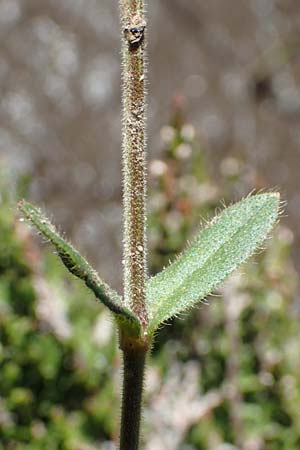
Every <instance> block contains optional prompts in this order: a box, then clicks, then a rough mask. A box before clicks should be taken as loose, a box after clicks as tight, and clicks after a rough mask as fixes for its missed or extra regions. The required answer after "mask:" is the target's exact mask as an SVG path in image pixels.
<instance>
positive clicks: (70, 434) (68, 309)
mask: <svg viewBox="0 0 300 450" xmlns="http://www.w3.org/2000/svg"><path fill="white" fill-rule="evenodd" d="M8 192H9V188H8V186H7V187H6V188H4V187H3V186H2V192H1V205H0V229H1V239H0V374H1V376H0V378H1V383H0V449H1V450H4V449H5V450H7V449H18V450H19V449H20V450H21V449H22V450H24V449H30V450H39V449H45V448H47V449H53V450H57V449H62V450H74V449H88V448H90V447H88V446H87V445H88V444H89V442H90V443H92V442H94V441H97V440H98V441H99V442H100V441H104V440H105V439H107V438H108V437H111V436H112V435H113V433H114V431H115V421H116V420H117V417H118V409H117V403H116V395H115V382H114V380H113V378H112V373H113V371H114V366H115V365H116V364H119V362H118V359H116V341H115V338H114V337H113V336H114V334H113V330H112V323H111V322H110V321H109V320H108V321H107V317H106V316H105V317H104V314H102V313H101V311H102V310H101V308H99V305H98V304H96V302H94V301H90V299H89V298H87V297H90V294H89V292H88V290H87V289H85V288H84V287H83V286H81V284H80V283H77V282H76V281H75V280H73V279H70V278H68V279H66V274H65V273H64V269H63V268H62V267H61V266H60V264H58V262H57V258H56V257H55V256H54V255H52V254H48V255H47V256H46V257H45V258H42V257H41V256H40V253H39V250H38V248H37V247H36V246H35V244H34V242H33V240H32V237H31V235H30V234H29V232H28V228H27V226H26V225H24V224H23V223H20V222H19V221H18V220H16V218H15V214H14V210H13V208H12V204H11V203H10V200H9V195H8ZM102 327H103V330H102V334H101V335H100V338H99V329H100V330H101V328H102ZM91 448H93V447H91Z"/></svg>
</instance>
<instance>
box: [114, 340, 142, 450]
mask: <svg viewBox="0 0 300 450" xmlns="http://www.w3.org/2000/svg"><path fill="white" fill-rule="evenodd" d="M146 354H147V350H146V349H145V348H143V347H141V348H136V347H132V348H130V347H127V346H126V348H123V363H124V365H123V397H122V414H121V432H120V450H138V449H139V442H140V423H141V410H142V396H143V381H144V369H145V360H146Z"/></svg>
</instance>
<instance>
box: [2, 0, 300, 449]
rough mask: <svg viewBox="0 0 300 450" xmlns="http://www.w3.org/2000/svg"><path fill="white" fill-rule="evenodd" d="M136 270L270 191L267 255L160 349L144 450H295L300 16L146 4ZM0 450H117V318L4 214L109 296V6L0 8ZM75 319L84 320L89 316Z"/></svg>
mask: <svg viewBox="0 0 300 450" xmlns="http://www.w3.org/2000/svg"><path fill="white" fill-rule="evenodd" d="M148 17H149V96H148V116H149V132H148V142H149V145H148V159H149V208H148V209H149V245H150V250H151V251H150V255H149V266H150V269H149V270H150V272H151V273H152V274H153V273H155V272H157V271H158V270H160V269H161V267H162V266H164V265H166V264H167V263H168V261H169V260H170V259H172V258H173V257H174V255H175V254H176V253H177V252H178V251H180V250H181V249H182V248H183V247H184V243H185V242H186V240H187V239H190V238H191V237H192V236H193V234H194V233H195V232H196V230H197V229H198V228H199V223H200V222H201V220H202V219H207V218H209V217H211V216H212V215H213V214H214V213H215V211H216V210H218V208H220V207H221V202H225V204H229V203H230V202H231V201H233V200H238V199H239V198H241V197H242V196H243V195H246V194H247V193H248V192H249V191H251V190H253V189H256V190H259V189H264V188H276V189H279V190H280V191H281V192H282V194H283V198H284V200H285V201H287V206H286V207H285V215H284V217H283V218H282V220H281V223H280V226H278V227H277V230H276V232H275V236H274V238H273V239H272V240H271V241H269V242H268V244H267V246H266V247H267V250H266V252H265V253H262V254H260V255H258V256H257V257H256V258H255V260H252V262H250V263H249V264H247V265H246V266H244V268H243V271H242V274H236V275H235V276H233V277H232V278H231V279H230V280H229V281H228V282H227V283H226V284H225V285H224V286H223V287H222V288H221V289H220V292H219V293H220V294H222V301H221V300H220V298H219V297H217V298H215V299H212V301H210V299H208V303H210V306H209V307H208V306H207V305H206V303H205V304H202V305H201V307H200V308H199V310H198V312H197V313H195V314H193V317H190V316H189V315H187V316H186V317H185V318H182V319H181V320H174V321H170V323H169V326H167V327H165V329H164V330H162V332H161V333H160V335H159V337H158V338H157V341H156V345H155V347H154V351H153V364H152V365H151V367H149V377H148V379H147V388H146V411H145V433H144V436H145V442H146V445H145V449H146V450H154V449H155V450H156V449H157V450H160V449H161V450H169V449H170V450H171V449H172V450H173V449H184V450H193V449H199V450H202V449H203V450H204V449H205V450H206V449H208V450H210V449H211V450H236V449H238V450H265V449H266V450H277V449H278V450H279V449H280V450H282V449H283V450H295V449H297V448H299V447H300V431H299V430H300V412H299V407H298V405H299V400H300V387H299V383H300V381H299V380H300V348H299V342H300V331H299V326H298V323H299V314H300V312H299V306H300V304H299V301H300V300H299V286H298V275H297V272H298V271H299V264H300V260H299V252H298V251H297V249H298V248H299V242H300V231H299V227H298V223H299V219H300V190H299V187H300V186H299V184H300V180H299V175H298V173H299V156H298V155H299V142H300V127H299V125H300V56H299V55H300V53H299V49H300V3H299V2H298V1H297V0H277V1H276V0H247V1H246V0H243V1H240V2H234V1H233V0H227V1H224V0H223V1H222V0H211V1H210V2H204V1H200V0H197V1H194V2H185V1H184V0H165V1H164V2H156V3H155V2H154V3H153V2H149V5H148ZM0 38H1V41H0V88H1V98H0V170H1V183H0V184H1V195H0V199H1V203H0V236H1V242H0V337H1V341H0V378H1V383H0V449H1V450H4V449H5V450H6V449H17V450H21V449H28V450H40V449H44V448H47V449H50V450H58V449H62V450H93V449H95V448H101V449H102V448H103V449H113V448H114V445H113V441H114V439H115V437H116V433H117V428H118V426H117V423H118V418H119V411H118V389H117V387H116V386H117V385H118V379H119V378H118V377H119V371H120V365H121V362H120V356H119V354H118V353H117V352H116V342H115V338H114V337H113V330H112V324H111V321H110V320H109V319H108V318H107V315H106V313H105V311H103V309H102V308H101V306H99V305H98V304H96V303H95V302H93V301H91V299H90V295H89V293H88V292H87V291H86V290H85V288H84V287H82V286H81V285H80V283H77V282H76V281H74V280H73V279H72V277H70V276H69V275H68V274H66V273H65V271H64V270H63V268H62V267H61V266H60V264H59V263H58V262H57V260H56V258H55V256H54V255H53V254H52V253H51V250H50V249H48V248H47V247H45V246H43V255H42V253H41V246H40V244H41V242H40V240H38V239H36V238H35V237H34V236H32V234H30V232H29V231H28V228H27V227H26V226H25V225H24V224H23V223H20V222H19V221H18V220H17V219H16V217H15V202H16V198H18V197H20V196H24V195H25V196H26V197H27V198H28V199H30V200H31V201H34V202H35V203H38V204H39V205H41V206H43V207H44V208H45V209H46V210H47V212H48V214H49V215H50V216H53V217H55V222H56V223H57V224H59V227H60V229H63V230H64V231H65V232H66V234H67V235H68V236H69V237H70V238H71V240H72V242H73V243H74V244H75V245H76V246H77V247H78V248H79V249H80V250H81V251H82V252H83V253H84V254H85V255H87V256H88V258H89V260H90V261H91V262H93V264H94V265H95V266H96V267H97V269H99V271H100V273H101V275H102V276H103V277H104V278H105V279H106V280H107V281H108V282H110V283H111V284H112V285H113V286H114V287H115V288H116V289H118V290H121V289H122V271H121V259H122V207H121V195H122V187H121V152H120V140H121V132H120V120H121V116H120V68H119V59H120V45H119V18H118V4H117V2H111V1H108V0H101V1H100V0H64V1H63V2H61V1H58V0H43V2H40V1H38V0H0ZM83 310H84V311H85V314H82V311H83Z"/></svg>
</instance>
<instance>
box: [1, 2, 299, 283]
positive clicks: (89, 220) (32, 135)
mask: <svg viewBox="0 0 300 450" xmlns="http://www.w3.org/2000/svg"><path fill="white" fill-rule="evenodd" d="M148 17H149V35H150V42H149V62H151V66H149V101H148V103H149V158H153V157H158V156H159V152H160V149H161V147H162V144H161V141H160V137H159V130H160V128H161V126H162V125H164V124H166V123H167V121H168V119H169V117H170V104H171V100H172V97H173V96H174V94H175V93H177V92H180V93H182V94H183V95H184V96H185V97H186V100H187V103H186V112H187V116H188V118H189V120H190V122H191V123H192V124H193V125H194V126H195V128H196V130H197V134H198V135H199V137H200V138H201V140H202V143H203V146H204V147H205V148H206V150H207V153H208V157H209V159H210V161H211V163H212V165H213V166H214V167H215V172H216V175H215V176H216V177H217V176H218V160H219V159H220V156H224V155H236V154H238V155H243V156H244V157H245V158H246V159H247V160H248V161H250V163H251V164H253V165H254V166H255V167H258V168H259V171H260V173H261V176H262V180H263V181H262V186H277V187H279V188H280V189H281V191H282V192H283V194H284V197H285V199H286V200H288V208H287V211H288V216H289V221H290V224H291V226H292V228H293V230H294V232H295V233H296V235H297V236H298V242H299V236H300V232H299V227H298V223H299V220H300V191H299V187H300V182H299V180H300V177H299V168H300V164H299V152H300V150H299V149H300V2H299V1H298V0H278V1H274V0H251V1H250V0H241V1H236V0H210V1H209V2H208V1H200V0H193V1H189V2H187V1H186V0H163V1H156V2H152V1H149V10H148ZM118 27H119V23H118V3H117V1H116V0H115V1H112V0H63V1H62V0H42V1H41V0H0V40H1V41H0V87H1V97H0V155H1V160H4V161H6V163H5V164H6V165H8V167H9V170H11V171H12V172H13V174H18V173H24V172H29V173H30V174H31V175H32V182H31V184H30V191H29V197H30V199H31V200H34V201H35V202H36V203H38V204H41V205H43V206H44V207H45V208H46V209H47V211H49V212H50V213H51V214H53V216H55V218H56V223H59V224H60V225H61V228H62V229H64V230H66V232H67V234H68V235H69V236H71V237H72V240H73V242H74V243H75V244H76V245H77V246H78V247H79V248H80V249H81V250H83V252H84V253H85V254H86V255H89V258H90V259H91V260H92V261H93V262H94V263H95V264H96V266H97V268H98V269H99V271H100V273H101V274H102V275H103V276H104V277H105V278H106V279H107V280H108V281H110V282H111V283H112V284H113V285H114V286H116V287H117V286H119V285H120V279H121V276H120V274H121V263H120V261H121V247H122V234H121V227H122V217H121V202H120V198H121V175H120V173H121V162H120V155H121V153H120V86H119V83H120V69H119V57H120V54H119V53H120V50H119V35H118Z"/></svg>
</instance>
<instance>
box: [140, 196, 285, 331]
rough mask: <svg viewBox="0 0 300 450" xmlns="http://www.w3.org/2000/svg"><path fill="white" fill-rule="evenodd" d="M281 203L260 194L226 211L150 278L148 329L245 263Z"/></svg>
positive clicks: (267, 228) (198, 298)
mask: <svg viewBox="0 0 300 450" xmlns="http://www.w3.org/2000/svg"><path fill="white" fill-rule="evenodd" d="M279 204H280V196H279V194H277V193H264V194H258V195H253V196H250V197H247V198H246V199H244V200H242V201H240V202H239V203H236V204H235V205H233V206H231V207H229V208H227V209H225V210H224V211H223V212H222V213H221V214H219V215H218V216H216V217H215V218H214V219H213V220H212V222H211V223H210V224H209V225H208V226H207V227H205V228H204V229H203V230H202V231H200V233H199V235H198V236H197V237H196V239H195V240H194V242H193V243H192V245H191V246H190V247H189V248H188V249H187V250H186V251H185V252H184V253H183V254H181V255H180V256H179V257H178V259H177V260H175V261H174V262H173V263H172V264H171V265H170V266H168V267H167V268H166V269H164V270H163V271H162V272H160V273H159V274H157V275H156V276H154V277H153V278H150V279H149V281H148V284H147V306H148V310H149V315H150V322H149V329H148V332H149V333H150V334H152V333H153V332H154V331H155V329H156V328H157V327H158V326H159V325H160V324H161V323H162V322H164V321H166V320H167V319H169V318H170V317H172V316H174V315H176V314H179V313H182V312H184V311H186V310H188V309H189V308H191V307H192V306H194V305H195V304H196V303H197V302H199V301H200V300H201V299H203V298H204V297H205V296H207V295H208V294H210V293H211V292H212V290H213V289H215V288H216V287H217V286H218V284H220V282H222V281H223V280H224V279H225V278H226V277H227V276H228V275H229V274H230V273H231V272H232V271H233V270H235V269H236V268H237V267H238V266H239V265H240V264H241V263H243V262H244V261H246V260H247V259H248V258H249V256H250V255H251V254H252V253H253V252H254V251H255V249H256V248H257V247H258V246H260V245H261V244H262V242H263V241H264V239H265V238H266V236H267V234H268V232H269V231H270V230H271V229H272V227H273V225H274V224H275V222H276V219H277V217H278V211H279Z"/></svg>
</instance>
